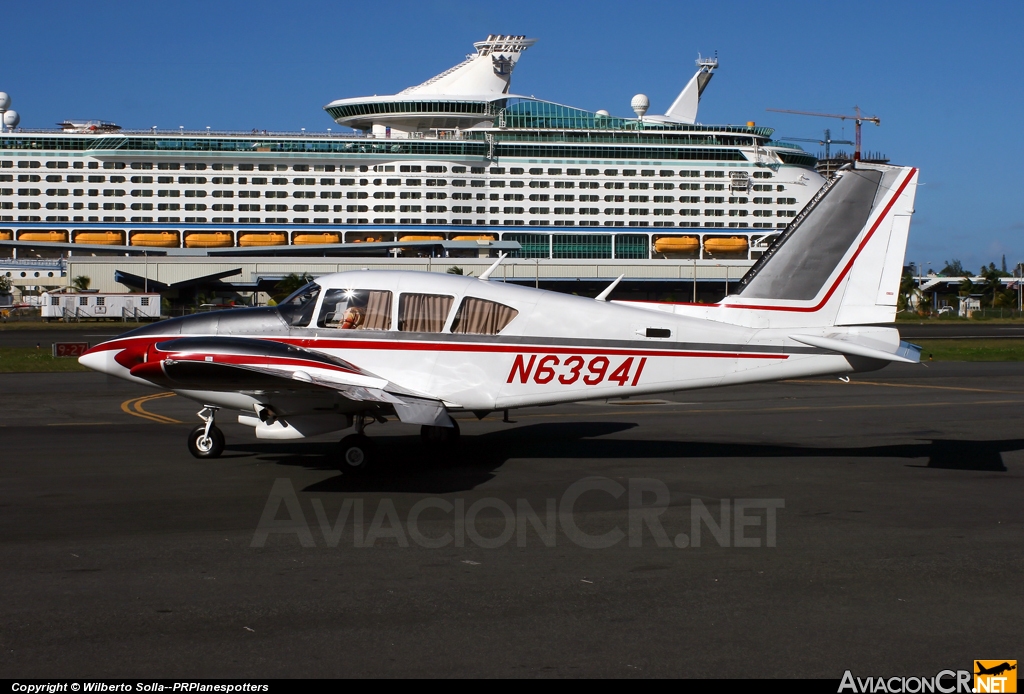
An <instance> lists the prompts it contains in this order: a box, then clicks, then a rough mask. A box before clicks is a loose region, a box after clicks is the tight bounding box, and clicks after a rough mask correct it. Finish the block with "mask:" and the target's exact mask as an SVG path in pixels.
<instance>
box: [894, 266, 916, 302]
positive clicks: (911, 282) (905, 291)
mask: <svg viewBox="0 0 1024 694" xmlns="http://www.w3.org/2000/svg"><path fill="white" fill-rule="evenodd" d="M918 294H920V292H919V291H918V289H917V281H916V280H915V279H914V274H913V271H912V270H910V269H909V268H908V269H906V270H904V271H903V276H902V277H900V295H899V298H898V299H897V300H896V308H897V309H899V310H900V311H907V310H910V307H911V306H912V305H913V304H914V303H916V302H915V301H914V296H915V295H918Z"/></svg>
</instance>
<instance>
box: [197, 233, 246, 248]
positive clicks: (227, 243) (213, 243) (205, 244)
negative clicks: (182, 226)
mask: <svg viewBox="0 0 1024 694" xmlns="http://www.w3.org/2000/svg"><path fill="white" fill-rule="evenodd" d="M234 245H235V238H234V236H233V235H232V234H231V232H230V231H201V232H196V231H193V232H192V233H190V234H185V248H230V247H232V246H234Z"/></svg>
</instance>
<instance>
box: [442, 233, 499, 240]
mask: <svg viewBox="0 0 1024 694" xmlns="http://www.w3.org/2000/svg"><path fill="white" fill-rule="evenodd" d="M452 241H494V235H493V234H467V235H465V236H453V237H452Z"/></svg>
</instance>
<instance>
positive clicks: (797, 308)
mask: <svg viewBox="0 0 1024 694" xmlns="http://www.w3.org/2000/svg"><path fill="white" fill-rule="evenodd" d="M916 174H917V169H916V168H912V169H911V170H910V173H909V174H908V175H907V177H906V178H905V179H904V180H903V183H901V184H900V186H899V188H897V189H896V193H895V194H893V196H892V198H890V199H889V202H888V203H887V204H886V206H885V209H884V210H882V214H880V215H879V216H878V219H876V220H875V223H874V224H872V225H871V229H869V230H868V233H867V234H865V235H864V238H863V239H862V240H861V242H860V244H858V246H857V250H856V251H854V253H853V256H851V257H850V260H849V261H847V263H846V266H845V267H843V271H842V272H840V273H839V276H838V277H837V278H836V279H835V281H834V282H833V283H832V286H831V287H829V290H828V291H827V292H826V293H825V296H824V297H822V299H821V301H819V302H818V303H817V304H815V305H814V306H770V305H769V306H763V305H760V304H743V303H737V304H733V303H726V304H721V305H722V306H723V307H725V308H743V309H748V310H750V309H753V310H757V311H791V312H796V313H814V312H815V311H819V310H821V308H822V307H823V306H824V305H825V304H827V303H828V300H829V299H830V298H832V295H833V294H834V293H835V291H836V289H838V288H839V285H840V284H842V282H843V279H844V278H845V277H846V275H847V274H848V273H849V272H850V269H851V268H852V267H853V264H854V263H855V262H856V261H857V256H859V255H860V252H861V250H863V249H864V246H866V245H867V243H868V241H870V240H871V237H872V236H873V235H874V233H875V230H876V229H878V226H879V225H880V224H881V223H882V220H883V219H885V218H886V217H887V216H888V214H889V210H891V209H892V206H893V205H895V204H896V201H897V200H899V198H900V196H901V195H903V191H904V190H905V189H906V187H907V185H908V184H909V183H910V181H911V180H913V178H914V176H915V175H916Z"/></svg>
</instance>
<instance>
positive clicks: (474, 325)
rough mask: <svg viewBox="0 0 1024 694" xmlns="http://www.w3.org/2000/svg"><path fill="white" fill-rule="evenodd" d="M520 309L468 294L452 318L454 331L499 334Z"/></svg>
mask: <svg viewBox="0 0 1024 694" xmlns="http://www.w3.org/2000/svg"><path fill="white" fill-rule="evenodd" d="M517 315H519V311H517V310H515V309H514V308H512V307H511V306H505V305H504V304H499V303H497V302H495V301H487V300H486V299H476V298H474V297H471V296H467V297H466V298H465V299H463V300H462V304H461V305H460V306H459V310H458V312H457V313H456V314H455V318H454V320H452V332H453V333H461V334H463V335H467V334H472V335H497V334H498V333H500V332H501V331H502V330H504V329H505V326H506V325H508V324H509V323H511V322H512V319H513V318H515V317H516V316H517Z"/></svg>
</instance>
